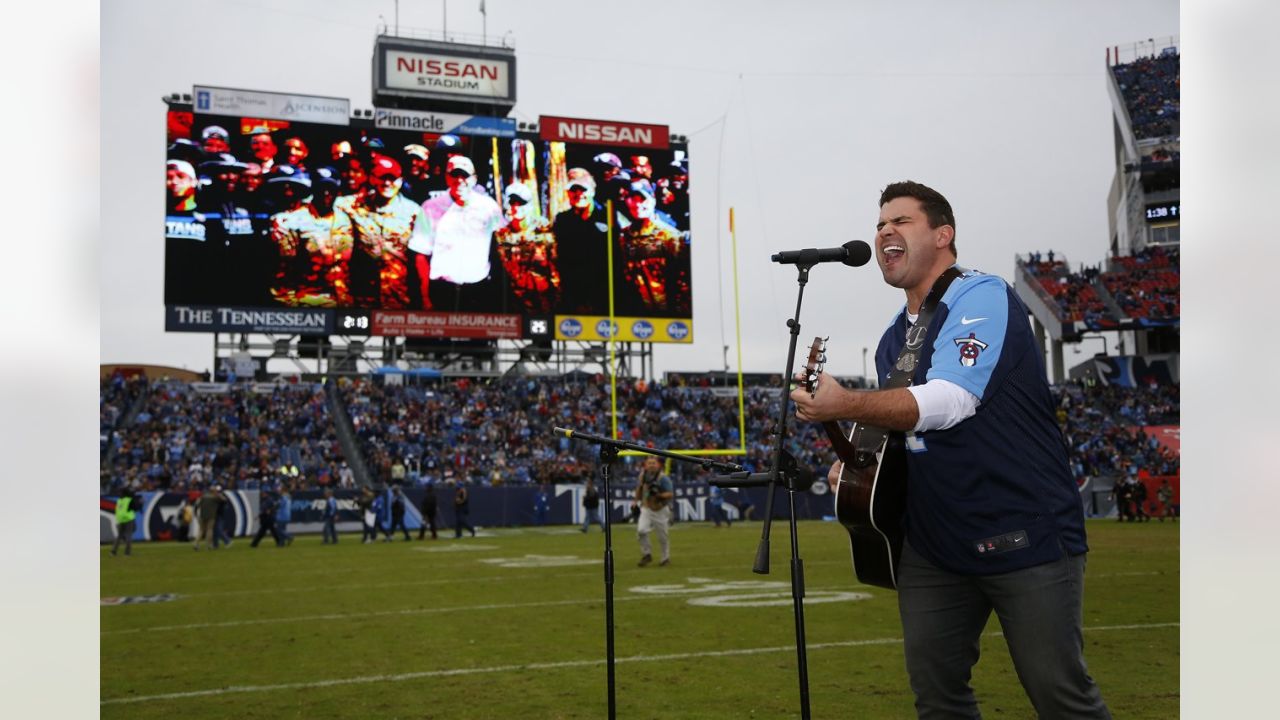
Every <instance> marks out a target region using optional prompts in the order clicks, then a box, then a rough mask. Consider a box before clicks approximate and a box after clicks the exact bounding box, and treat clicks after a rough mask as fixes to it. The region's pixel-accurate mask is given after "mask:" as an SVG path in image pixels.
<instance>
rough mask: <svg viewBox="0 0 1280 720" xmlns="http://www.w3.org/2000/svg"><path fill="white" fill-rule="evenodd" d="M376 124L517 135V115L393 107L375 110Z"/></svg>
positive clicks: (383, 127) (464, 132) (374, 120)
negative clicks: (444, 111)
mask: <svg viewBox="0 0 1280 720" xmlns="http://www.w3.org/2000/svg"><path fill="white" fill-rule="evenodd" d="M373 126H374V127H376V128H380V129H389V130H412V131H417V132H430V133H442V134H443V133H454V134H457V135H487V136H491V137H505V138H513V137H515V136H516V121H515V119H514V118H498V117H485V116H483V115H459V114H456V113H434V112H417V111H414V110H396V109H390V108H375V109H374V111H373Z"/></svg>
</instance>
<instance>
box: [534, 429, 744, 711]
mask: <svg viewBox="0 0 1280 720" xmlns="http://www.w3.org/2000/svg"><path fill="white" fill-rule="evenodd" d="M555 433H556V434H557V435H564V436H565V437H567V438H569V439H572V440H586V441H587V442H591V443H595V444H596V445H599V446H600V477H601V485H602V494H603V495H604V497H605V513H604V625H605V661H606V662H605V664H606V666H607V668H608V669H607V670H606V674H607V677H608V681H607V684H608V692H609V720H614V719H615V718H616V717H617V701H616V687H617V685H616V682H615V674H614V665H615V656H614V650H613V499H612V497H611V495H610V493H609V472H610V467H611V466H612V465H613V461H614V460H617V459H618V452H619V451H620V450H634V451H636V452H641V453H645V454H647V455H657V456H660V457H665V458H671V459H673V460H679V461H681V462H687V463H694V464H697V465H701V466H702V467H703V469H706V470H711V469H715V470H720V471H721V472H731V473H740V472H744V471H745V468H744V467H742V466H741V465H737V464H735V463H727V462H722V461H719V460H709V459H706V458H698V457H690V456H688V455H679V454H676V453H673V452H669V451H666V450H658V449H657V448H651V447H645V446H644V445H636V444H635V443H629V442H627V441H625V440H615V439H613V438H607V437H604V436H602V435H592V434H591V433H584V432H578V431H577V430H570V429H568V428H562V427H557V428H555Z"/></svg>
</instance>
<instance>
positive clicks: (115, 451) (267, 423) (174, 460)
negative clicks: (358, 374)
mask: <svg viewBox="0 0 1280 720" xmlns="http://www.w3.org/2000/svg"><path fill="white" fill-rule="evenodd" d="M130 382H134V383H142V387H143V389H144V390H145V394H146V395H145V397H146V400H145V403H144V404H143V405H142V407H141V409H140V411H139V412H138V413H137V415H136V416H135V417H134V418H132V422H130V423H128V424H126V425H125V426H124V427H122V428H118V429H117V430H116V431H115V432H114V433H113V435H112V438H111V440H110V443H111V450H112V452H110V453H109V454H106V455H104V459H103V463H102V475H103V478H102V481H103V490H104V491H108V490H116V489H119V488H120V487H122V486H123V485H125V484H128V485H130V486H133V487H136V488H143V489H162V488H163V489H172V490H183V489H189V488H194V487H203V486H205V485H208V484H211V483H214V482H220V483H222V484H224V485H227V486H228V487H239V488H250V489H251V488H256V487H258V486H259V484H260V483H261V482H263V481H264V480H268V481H270V480H273V479H274V478H275V477H276V476H277V475H279V474H280V468H281V467H282V466H284V467H291V466H293V467H297V468H298V470H299V473H300V475H301V476H302V477H305V478H306V479H307V482H308V483H311V484H317V485H318V484H325V483H328V482H331V481H332V478H333V477H334V476H335V475H336V474H337V468H338V465H339V464H340V462H341V460H342V458H341V454H340V452H339V451H338V449H337V442H336V438H335V434H334V426H333V422H332V421H331V419H330V417H329V412H328V408H327V406H326V404H325V402H324V393H323V389H322V388H321V387H320V386H317V385H310V384H296V385H295V384H288V383H281V384H278V385H273V386H262V385H253V384H236V385H231V386H228V385H225V384H213V383H186V382H180V381H175V380H167V381H166V380H160V381H147V380H145V379H138V380H134V381H130ZM106 384H107V383H104V385H106ZM105 392H106V391H105V390H104V393H105ZM108 457H109V458H110V459H109V460H108Z"/></svg>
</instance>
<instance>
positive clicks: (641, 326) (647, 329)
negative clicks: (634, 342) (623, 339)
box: [631, 320, 653, 340]
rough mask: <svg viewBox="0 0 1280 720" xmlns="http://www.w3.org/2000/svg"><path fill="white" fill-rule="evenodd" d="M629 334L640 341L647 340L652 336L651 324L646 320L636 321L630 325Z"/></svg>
mask: <svg viewBox="0 0 1280 720" xmlns="http://www.w3.org/2000/svg"><path fill="white" fill-rule="evenodd" d="M631 333H632V334H633V335H635V336H636V337H638V338H640V339H641V340H648V339H649V337H650V336H652V335H653V323H651V322H649V321H648V320H637V321H635V322H633V323H631Z"/></svg>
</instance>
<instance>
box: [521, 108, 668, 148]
mask: <svg viewBox="0 0 1280 720" xmlns="http://www.w3.org/2000/svg"><path fill="white" fill-rule="evenodd" d="M538 126H539V131H540V135H541V137H542V139H543V140H559V141H561V142H569V143H587V144H590V145H624V146H631V147H648V148H659V149H666V148H668V147H670V145H671V137H670V133H669V131H668V129H667V126H666V125H646V124H643V123H626V122H615V121H612V120H584V119H582V118H566V117H552V116H548V115H543V116H542V117H540V118H538Z"/></svg>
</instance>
